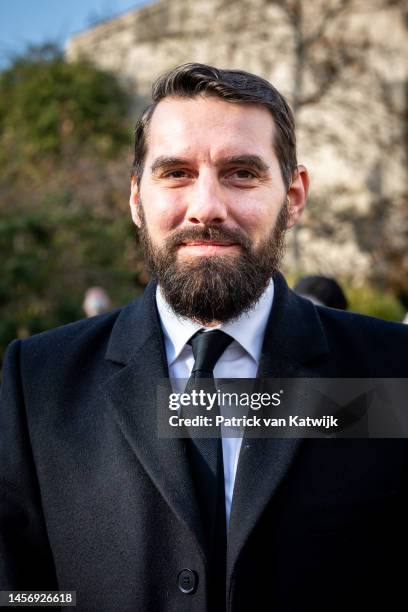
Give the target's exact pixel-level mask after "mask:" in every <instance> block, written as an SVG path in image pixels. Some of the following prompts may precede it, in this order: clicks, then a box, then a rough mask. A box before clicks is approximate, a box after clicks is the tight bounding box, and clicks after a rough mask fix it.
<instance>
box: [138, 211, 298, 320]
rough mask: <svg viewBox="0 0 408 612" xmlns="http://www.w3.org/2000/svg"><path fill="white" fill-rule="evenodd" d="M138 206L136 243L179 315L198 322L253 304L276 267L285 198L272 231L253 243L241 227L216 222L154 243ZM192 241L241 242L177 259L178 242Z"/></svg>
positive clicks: (233, 314)
mask: <svg viewBox="0 0 408 612" xmlns="http://www.w3.org/2000/svg"><path fill="white" fill-rule="evenodd" d="M139 206H140V210H139V213H140V214H139V216H140V220H141V227H140V243H141V245H142V248H143V251H144V256H145V261H146V264H147V266H148V269H149V271H150V273H151V274H152V276H153V277H155V278H156V279H157V281H158V283H159V285H160V288H161V291H162V293H163V296H164V298H165V299H166V301H167V302H168V304H169V305H170V306H171V307H172V309H173V310H174V312H175V313H176V314H177V315H179V316H181V317H187V318H189V319H191V320H193V321H195V322H198V323H200V324H201V325H208V324H210V323H214V322H219V323H221V322H226V321H231V320H233V319H236V318H237V317H238V316H239V315H241V314H242V313H244V312H248V311H249V310H250V309H251V308H252V307H253V306H254V305H255V304H256V302H257V301H258V300H259V299H260V297H261V296H262V293H263V292H264V291H265V289H266V287H267V286H268V283H269V281H270V279H271V277H272V276H273V274H275V273H276V272H277V270H278V269H279V264H280V262H281V260H282V257H283V254H284V236H285V232H286V227H287V222H288V216H289V213H288V208H287V203H286V201H285V203H284V204H283V205H282V207H281V209H280V212H279V215H278V218H277V221H276V224H275V227H274V228H273V230H272V232H271V234H270V235H269V236H268V237H267V238H266V239H265V240H264V241H263V242H262V243H261V244H260V245H259V246H258V247H256V248H254V247H253V246H252V244H251V241H250V239H249V238H248V236H247V235H246V234H245V233H244V232H243V231H241V230H239V229H231V228H227V227H223V226H219V225H207V226H205V227H204V228H203V227H200V228H199V227H191V228H186V229H183V230H176V231H174V232H173V233H172V234H171V235H170V236H169V237H168V238H167V239H166V240H165V242H164V245H163V246H161V247H158V246H155V245H154V244H153V243H152V240H151V238H150V235H149V232H148V228H147V225H146V220H145V215H144V211H143V206H142V203H141V202H140V204H139ZM190 240H214V241H218V240H220V241H222V240H224V241H230V242H234V243H235V244H237V245H239V247H240V252H238V253H233V254H231V253H229V254H224V255H211V256H208V255H205V256H203V257H199V256H193V257H191V258H190V259H187V258H186V259H185V260H183V261H180V260H179V259H178V252H179V247H180V245H181V244H182V243H183V242H185V241H190Z"/></svg>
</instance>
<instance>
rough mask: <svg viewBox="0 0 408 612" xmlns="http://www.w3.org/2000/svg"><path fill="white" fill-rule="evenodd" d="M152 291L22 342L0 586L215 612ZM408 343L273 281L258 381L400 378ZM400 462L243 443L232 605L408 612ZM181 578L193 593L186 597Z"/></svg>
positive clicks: (351, 449)
mask: <svg viewBox="0 0 408 612" xmlns="http://www.w3.org/2000/svg"><path fill="white" fill-rule="evenodd" d="M154 293H155V287H154V285H153V284H152V285H150V286H149V287H148V288H147V290H146V292H145V294H144V296H143V298H142V299H140V300H135V301H134V302H132V303H131V304H130V305H128V306H126V307H125V308H123V309H120V310H116V311H114V312H112V313H109V314H106V315H101V316H98V317H95V318H92V319H88V320H83V321H80V322H77V323H73V324H71V325H67V326H65V327H62V328H60V329H56V330H52V331H50V332H46V333H43V334H40V335H38V336H34V337H32V338H29V339H27V340H24V341H22V342H21V341H15V342H14V343H12V344H11V346H10V348H9V350H8V353H7V359H6V363H5V368H4V382H3V387H2V396H1V408H0V431H1V435H0V590H12V589H25V590H29V589H33V590H41V589H48V590H52V589H60V590H76V591H77V610H78V611H79V610H80V611H88V610H89V611H90V610H95V611H98V612H111V611H112V612H113V611H116V610H117V611H120V612H128V611H129V612H130V611H132V612H139V611H140V612H147V611H148V612H150V611H151V612H161V611H163V612H204V611H207V610H208V604H207V587H208V585H207V576H208V564H207V560H206V553H205V550H206V546H205V542H204V539H203V532H202V527H201V521H200V515H199V508H198V507H197V502H196V499H195V495H194V490H193V484H192V479H191V475H190V472H189V467H188V465H187V461H186V456H185V452H184V444H183V442H182V441H181V440H169V439H167V440H166V439H159V438H158V436H157V434H156V413H155V410H154V403H153V397H154V392H155V388H156V380H157V379H158V378H162V377H165V376H166V375H167V364H166V358H165V352H164V348H163V340H162V333H161V329H160V324H159V320H158V315H157V311H156V306H155V299H154ZM407 341H408V327H405V326H402V325H399V324H393V323H387V322H383V321H379V320H376V319H373V318H369V317H364V316H360V315H356V314H352V313H343V312H340V311H336V310H332V309H328V308H320V307H315V306H314V305H313V304H312V303H311V302H309V301H307V300H304V299H302V298H300V297H298V296H296V295H295V294H294V293H292V292H291V291H290V290H288V288H287V286H286V284H285V281H284V280H283V278H282V277H280V276H277V277H276V279H275V298H274V304H273V309H272V313H271V317H270V320H269V323H268V327H267V332H266V335H265V340H264V345H263V350H262V356H261V363H260V371H259V375H260V376H264V377H274V376H284V377H291V376H294V377H299V376H304V377H307V376H321V377H325V376H330V377H355V376H358V377H365V376H368V377H376V376H379V377H405V376H406V372H407V357H406V356H407ZM407 460H408V453H407V444H406V442H405V440H397V439H395V440H387V439H381V440H359V439H353V440H344V439H334V440H333V439H332V440H330V439H328V440H315V439H313V440H311V439H309V440H303V441H302V440H299V439H286V440H285V439H256V440H246V441H245V440H244V442H243V445H242V451H241V456H240V461H239V466H238V472H237V476H236V482H235V490H234V499H233V506H232V514H231V522H230V531H229V543H228V571H227V592H226V600H227V609H228V610H229V611H233V612H248V611H250V610H251V611H255V612H258V611H259V612H263V611H268V612H269V611H271V612H272V611H273V612H290V611H298V610H299V611H300V610H302V611H305V610H306V611H308V610H310V611H313V612H315V611H320V610H321V611H323V610H324V611H325V612H331V611H333V610H344V609H346V607H347V609H351V610H354V609H359V610H373V609H385V608H384V602H385V601H386V602H387V607H386V609H387V610H397V609H405V607H406V601H405V600H402V601H401V603H400V605H397V603H396V602H397V601H398V599H399V598H401V597H404V598H405V575H406V555H407V547H406V541H407V516H408V515H407V495H406V494H407V482H406V481H407ZM400 555H402V561H401V558H400ZM185 568H187V569H191V570H193V571H194V572H195V575H196V577H197V581H198V582H197V587H196V590H195V592H194V593H192V594H185V593H182V592H181V590H180V589H179V587H178V582H177V581H178V574H179V572H180V571H181V570H183V569H185ZM358 606H360V607H358ZM209 612H212V611H211V610H210V611H209Z"/></svg>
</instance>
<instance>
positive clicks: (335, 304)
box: [293, 275, 348, 310]
mask: <svg viewBox="0 0 408 612" xmlns="http://www.w3.org/2000/svg"><path fill="white" fill-rule="evenodd" d="M293 291H295V293H298V294H299V295H302V296H303V297H309V298H316V299H317V300H319V302H321V303H322V304H324V306H330V308H338V309H340V310H347V307H348V302H347V298H346V296H345V294H344V291H343V289H342V288H341V287H340V285H339V283H338V282H337V281H336V280H335V279H334V278H329V277H327V276H317V275H316V276H304V277H303V278H301V279H300V280H299V281H298V282H297V283H296V285H295V286H294V287H293Z"/></svg>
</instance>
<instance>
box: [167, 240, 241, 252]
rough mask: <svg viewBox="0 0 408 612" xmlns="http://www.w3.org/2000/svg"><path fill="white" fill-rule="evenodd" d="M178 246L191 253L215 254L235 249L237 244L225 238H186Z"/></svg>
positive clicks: (237, 246)
mask: <svg viewBox="0 0 408 612" xmlns="http://www.w3.org/2000/svg"><path fill="white" fill-rule="evenodd" d="M179 248H180V249H181V250H182V251H184V252H186V253H189V254H193V255H194V254H195V255H217V254H220V253H224V252H226V251H229V250H236V249H237V248H239V245H238V244H237V243H236V242H231V241H227V240H188V241H185V242H182V243H181V244H180V247H179Z"/></svg>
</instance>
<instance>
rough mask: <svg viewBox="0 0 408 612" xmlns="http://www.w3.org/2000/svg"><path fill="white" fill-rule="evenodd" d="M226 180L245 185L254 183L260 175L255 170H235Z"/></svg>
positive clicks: (228, 174)
mask: <svg viewBox="0 0 408 612" xmlns="http://www.w3.org/2000/svg"><path fill="white" fill-rule="evenodd" d="M226 178H227V179H229V180H232V181H236V182H242V183H243V182H250V181H253V180H254V179H256V178H258V175H257V174H256V173H255V172H254V171H253V170H248V169H247V168H235V169H233V170H230V171H229V172H228V173H227V175H226Z"/></svg>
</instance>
